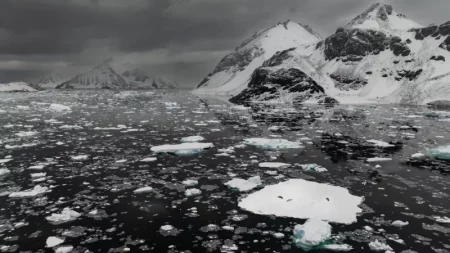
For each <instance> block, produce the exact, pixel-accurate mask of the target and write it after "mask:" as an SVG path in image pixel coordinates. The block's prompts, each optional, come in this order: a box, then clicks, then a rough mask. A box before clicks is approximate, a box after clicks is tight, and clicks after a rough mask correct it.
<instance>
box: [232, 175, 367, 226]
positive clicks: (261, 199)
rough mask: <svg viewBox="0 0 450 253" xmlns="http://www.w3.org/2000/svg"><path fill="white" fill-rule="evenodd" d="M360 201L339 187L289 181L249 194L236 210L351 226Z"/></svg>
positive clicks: (297, 180)
mask: <svg viewBox="0 0 450 253" xmlns="http://www.w3.org/2000/svg"><path fill="white" fill-rule="evenodd" d="M362 201H363V198H362V197H358V196H354V195H351V194H350V193H349V191H348V190H347V189H345V188H342V187H339V186H332V185H328V184H320V183H316V182H311V181H306V180H303V179H290V180H288V181H286V182H282V183H278V184H275V185H270V186H266V187H264V188H263V189H261V190H259V191H257V192H254V193H252V194H250V195H248V196H247V197H245V198H243V199H241V200H240V201H239V207H241V208H242V209H245V210H247V211H250V212H253V213H257V214H265V215H275V216H282V217H293V218H299V219H309V218H315V219H321V220H325V221H329V222H335V223H344V224H351V223H353V222H356V215H357V214H358V213H360V212H361V211H362V210H361V208H359V207H358V205H359V204H361V203H362Z"/></svg>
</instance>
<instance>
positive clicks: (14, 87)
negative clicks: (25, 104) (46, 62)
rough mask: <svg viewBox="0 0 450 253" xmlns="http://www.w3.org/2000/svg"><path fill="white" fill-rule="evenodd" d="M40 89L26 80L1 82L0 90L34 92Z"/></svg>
mask: <svg viewBox="0 0 450 253" xmlns="http://www.w3.org/2000/svg"><path fill="white" fill-rule="evenodd" d="M33 91H38V90H37V89H35V88H33V87H31V85H30V84H28V83H25V82H12V83H5V84H3V83H0V92H33Z"/></svg>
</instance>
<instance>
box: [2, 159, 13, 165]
mask: <svg viewBox="0 0 450 253" xmlns="http://www.w3.org/2000/svg"><path fill="white" fill-rule="evenodd" d="M9 161H12V159H0V164H3V163H7V162H9Z"/></svg>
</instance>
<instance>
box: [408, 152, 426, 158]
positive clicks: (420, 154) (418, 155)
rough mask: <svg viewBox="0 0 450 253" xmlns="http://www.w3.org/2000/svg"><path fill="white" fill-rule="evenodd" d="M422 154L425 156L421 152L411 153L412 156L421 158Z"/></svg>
mask: <svg viewBox="0 0 450 253" xmlns="http://www.w3.org/2000/svg"><path fill="white" fill-rule="evenodd" d="M424 156H425V154H422V153H416V154H413V155H411V157H412V158H422V157H424Z"/></svg>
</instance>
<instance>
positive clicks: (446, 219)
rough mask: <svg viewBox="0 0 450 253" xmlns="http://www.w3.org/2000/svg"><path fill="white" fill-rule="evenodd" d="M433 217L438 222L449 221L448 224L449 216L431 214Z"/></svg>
mask: <svg viewBox="0 0 450 253" xmlns="http://www.w3.org/2000/svg"><path fill="white" fill-rule="evenodd" d="M433 218H434V219H435V220H436V222H439V223H449V224H450V218H448V217H446V216H444V217H440V216H433Z"/></svg>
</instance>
